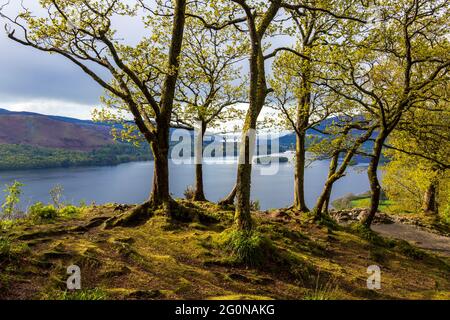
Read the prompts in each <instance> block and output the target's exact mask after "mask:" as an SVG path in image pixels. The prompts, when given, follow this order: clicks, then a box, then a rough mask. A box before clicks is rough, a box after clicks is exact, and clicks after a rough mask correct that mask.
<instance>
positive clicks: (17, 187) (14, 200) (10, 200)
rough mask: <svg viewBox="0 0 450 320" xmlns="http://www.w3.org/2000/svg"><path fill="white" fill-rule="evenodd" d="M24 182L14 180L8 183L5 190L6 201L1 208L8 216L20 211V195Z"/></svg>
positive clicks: (10, 216)
mask: <svg viewBox="0 0 450 320" xmlns="http://www.w3.org/2000/svg"><path fill="white" fill-rule="evenodd" d="M23 186H24V184H22V183H20V182H18V181H14V183H12V184H11V185H6V186H5V189H4V190H3V192H5V194H6V198H5V202H4V203H3V204H2V206H1V208H2V211H3V214H4V215H5V216H6V217H7V218H12V217H13V215H14V214H15V213H18V209H17V206H18V205H19V202H20V196H21V195H22V187H23Z"/></svg>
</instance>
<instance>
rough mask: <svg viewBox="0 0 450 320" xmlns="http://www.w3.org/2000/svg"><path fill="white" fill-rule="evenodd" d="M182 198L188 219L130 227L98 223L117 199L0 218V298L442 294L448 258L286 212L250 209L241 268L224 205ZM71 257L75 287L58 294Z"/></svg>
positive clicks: (449, 283) (448, 287) (447, 287)
mask: <svg viewBox="0 0 450 320" xmlns="http://www.w3.org/2000/svg"><path fill="white" fill-rule="evenodd" d="M184 204H185V205H186V206H189V207H190V208H191V209H192V210H193V212H195V215H193V216H192V219H191V220H190V221H188V220H185V221H184V222H179V221H178V222H177V221H170V220H168V219H167V218H166V217H164V216H158V215H155V216H154V217H153V218H151V219H150V220H149V221H148V222H147V223H145V224H142V225H140V226H135V227H132V228H122V227H116V228H114V229H105V228H104V224H103V223H104V222H105V221H106V220H107V219H108V218H109V217H111V216H114V215H117V214H119V213H120V212H122V211H123V210H126V209H128V208H130V207H128V206H123V205H106V206H102V207H95V206H94V207H87V208H84V209H82V210H81V211H80V212H78V213H73V211H74V210H70V211H69V210H66V211H68V212H71V215H69V216H68V215H67V214H66V215H65V216H61V217H59V218H53V219H50V220H49V219H47V220H42V221H40V222H39V221H36V220H35V221H31V220H27V219H24V220H20V221H16V222H14V223H13V225H5V226H4V228H1V224H0V299H106V298H112V299H143V300H147V299H312V300H328V299H448V298H450V296H449V292H450V279H449V278H448V275H449V272H450V260H449V258H448V257H445V256H438V255H435V254H434V253H431V252H429V251H425V250H421V249H418V248H416V247H414V246H412V245H410V244H408V243H407V242H405V241H400V240H392V239H387V238H382V237H380V236H378V235H376V234H374V233H368V232H367V231H366V232H361V231H358V229H352V228H350V227H342V226H337V225H333V224H328V227H327V226H318V225H315V224H311V223H309V222H308V221H307V220H304V219H303V218H301V217H299V216H296V215H293V214H291V213H289V212H282V211H272V212H254V216H255V221H256V223H257V230H258V232H257V233H255V240H254V243H251V244H248V245H251V246H256V247H258V248H260V250H261V251H260V254H261V255H260V256H252V260H251V261H252V264H251V265H249V264H248V263H243V262H242V261H240V260H237V259H236V258H235V257H234V256H233V255H232V254H230V252H229V251H228V249H227V247H224V246H223V243H224V239H226V238H227V235H228V233H227V231H226V230H227V228H229V227H230V226H231V225H232V216H233V211H232V209H231V208H230V209H226V208H222V207H219V206H217V205H215V204H210V203H187V202H184ZM155 214H156V213H155ZM252 239H253V238H252ZM73 264H75V265H77V266H79V267H80V268H81V282H82V290H81V291H75V292H67V291H66V280H67V277H68V275H67V272H66V270H67V267H68V266H70V265H73ZM370 265H378V266H380V268H381V270H382V273H381V281H382V285H381V290H369V289H367V277H368V275H367V272H366V271H367V267H368V266H370Z"/></svg>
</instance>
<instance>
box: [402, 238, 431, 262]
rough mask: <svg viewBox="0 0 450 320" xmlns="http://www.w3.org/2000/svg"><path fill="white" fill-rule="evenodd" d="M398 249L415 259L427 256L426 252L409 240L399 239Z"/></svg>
mask: <svg viewBox="0 0 450 320" xmlns="http://www.w3.org/2000/svg"><path fill="white" fill-rule="evenodd" d="M396 249H397V250H398V251H399V252H401V253H402V254H404V255H406V256H407V257H410V258H413V259H415V260H422V259H423V258H424V257H425V255H426V254H425V252H423V251H422V250H420V249H417V248H415V247H413V246H412V245H410V244H409V243H408V242H407V241H402V240H399V241H397V245H396Z"/></svg>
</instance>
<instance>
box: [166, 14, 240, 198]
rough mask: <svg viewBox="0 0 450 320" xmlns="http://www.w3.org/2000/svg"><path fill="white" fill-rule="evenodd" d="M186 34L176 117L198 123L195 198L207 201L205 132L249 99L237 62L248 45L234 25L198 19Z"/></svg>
mask: <svg viewBox="0 0 450 320" xmlns="http://www.w3.org/2000/svg"><path fill="white" fill-rule="evenodd" d="M186 37H187V38H188V39H189V41H186V42H185V44H184V47H183V50H182V53H183V54H182V62H181V64H182V68H181V70H182V71H181V73H180V76H179V81H178V90H177V94H176V98H175V100H176V105H175V110H174V116H175V119H174V121H175V122H177V123H180V124H182V125H185V126H187V127H195V126H196V125H197V126H198V128H197V129H198V132H199V136H198V137H197V140H196V148H198V149H197V150H196V155H197V157H198V158H196V163H195V167H196V179H195V189H194V195H193V200H195V201H205V200H206V197H205V193H204V188H203V165H202V156H201V155H202V154H203V141H204V136H205V133H206V131H207V129H208V128H218V127H219V126H220V125H221V124H223V123H226V122H227V121H229V120H232V119H235V118H236V117H237V115H238V114H239V111H238V110H237V109H236V108H234V106H235V105H236V104H237V103H245V102H246V101H245V91H244V83H243V81H241V78H242V75H241V70H240V68H239V67H238V65H237V63H238V62H240V61H241V60H242V59H243V55H244V52H245V47H244V45H243V44H242V43H240V40H239V39H238V38H237V36H236V32H234V31H233V30H232V29H224V30H221V31H220V32H219V31H217V30H213V29H207V28H204V26H203V24H201V23H200V22H199V21H198V20H191V21H189V22H188V23H187V27H186ZM244 82H245V81H244Z"/></svg>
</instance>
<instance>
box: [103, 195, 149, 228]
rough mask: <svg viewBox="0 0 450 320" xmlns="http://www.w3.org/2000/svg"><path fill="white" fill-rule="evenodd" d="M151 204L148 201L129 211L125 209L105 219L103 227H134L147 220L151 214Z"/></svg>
mask: <svg viewBox="0 0 450 320" xmlns="http://www.w3.org/2000/svg"><path fill="white" fill-rule="evenodd" d="M152 209H154V206H153V204H152V203H151V202H150V201H148V202H145V203H143V204H141V205H139V206H137V207H135V208H133V209H131V210H129V211H125V212H124V213H121V214H119V215H117V216H114V217H111V218H109V219H108V220H106V221H105V224H104V228H105V229H112V228H115V227H135V226H138V225H140V224H143V223H145V222H147V220H148V219H149V218H150V217H151V216H152Z"/></svg>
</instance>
